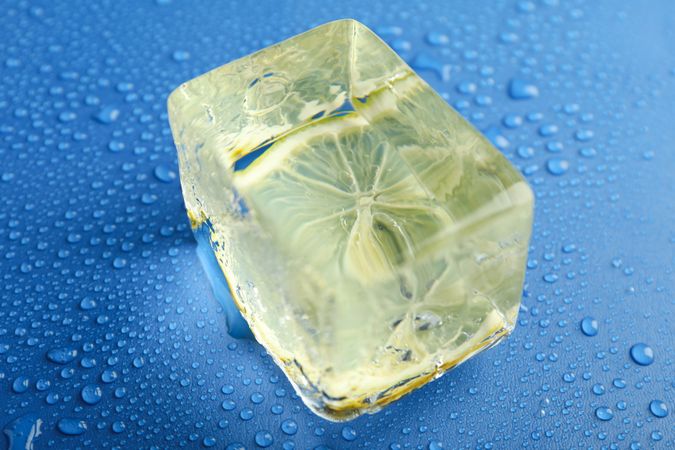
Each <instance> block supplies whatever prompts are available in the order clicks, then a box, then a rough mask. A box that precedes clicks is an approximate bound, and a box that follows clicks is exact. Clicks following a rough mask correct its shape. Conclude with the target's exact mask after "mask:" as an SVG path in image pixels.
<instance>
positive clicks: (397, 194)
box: [234, 115, 452, 284]
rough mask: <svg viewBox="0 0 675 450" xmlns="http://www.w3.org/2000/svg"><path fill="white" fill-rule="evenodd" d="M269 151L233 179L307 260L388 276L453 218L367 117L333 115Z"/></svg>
mask: <svg viewBox="0 0 675 450" xmlns="http://www.w3.org/2000/svg"><path fill="white" fill-rule="evenodd" d="M267 152H269V154H267ZM267 152H266V154H263V156H262V157H261V159H260V160H259V161H258V160H256V161H255V162H254V163H253V164H251V165H250V166H249V167H247V168H246V169H245V170H244V171H242V172H238V173H235V177H234V184H235V186H236V187H237V189H238V190H239V191H240V192H241V193H242V194H243V195H244V197H245V198H246V199H247V200H248V201H250V202H251V203H252V204H253V206H254V208H253V209H254V210H255V211H256V214H258V216H259V219H260V220H261V221H262V222H264V223H266V224H267V225H268V226H267V228H268V229H269V230H272V232H273V233H275V234H276V237H277V238H280V241H281V242H284V243H285V245H286V246H287V248H288V249H289V254H293V255H295V256H296V257H297V256H301V257H302V258H303V259H304V260H305V262H306V263H307V264H310V265H314V266H317V265H318V266H320V267H322V268H324V270H326V268H329V267H331V266H332V270H333V271H336V272H339V273H343V274H346V275H348V276H350V277H353V278H356V279H358V280H360V281H361V282H362V283H367V284H372V283H375V282H381V281H382V280H385V279H387V278H391V277H392V276H394V268H395V267H397V266H399V265H400V264H401V263H403V262H404V261H406V260H409V259H411V258H414V257H415V255H416V251H417V249H419V248H420V246H421V245H422V243H423V242H424V241H425V240H427V239H429V238H431V237H432V236H434V235H435V234H437V233H438V232H439V231H440V230H442V229H444V228H446V227H448V226H450V225H451V224H452V219H451V218H450V216H449V215H448V214H447V212H446V211H445V210H444V208H443V207H442V206H441V205H439V204H438V202H437V201H436V200H435V199H434V198H433V196H432V195H431V194H430V193H429V192H428V190H427V188H426V186H425V185H423V184H422V183H421V182H420V181H419V179H418V178H417V174H416V173H415V172H413V170H412V169H411V168H410V166H409V165H408V163H407V162H406V161H405V160H404V159H403V158H402V157H401V155H400V154H399V152H398V150H397V149H395V148H392V146H391V145H390V144H389V143H388V142H387V140H386V139H382V136H380V135H379V133H378V131H377V124H373V123H371V122H368V121H366V120H365V119H363V118H362V117H361V116H356V115H355V116H353V117H332V118H326V119H325V120H323V121H320V122H319V123H317V124H315V125H312V126H310V127H306V128H305V129H303V130H300V131H299V132H296V133H294V134H293V135H292V136H289V137H288V138H285V139H281V140H280V141H278V142H276V143H275V144H274V145H273V146H272V147H271V148H269V149H268V150H267Z"/></svg>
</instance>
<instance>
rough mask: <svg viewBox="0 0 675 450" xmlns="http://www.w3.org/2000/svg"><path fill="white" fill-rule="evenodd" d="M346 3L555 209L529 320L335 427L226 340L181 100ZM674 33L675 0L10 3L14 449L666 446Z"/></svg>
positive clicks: (532, 265) (248, 352)
mask: <svg viewBox="0 0 675 450" xmlns="http://www.w3.org/2000/svg"><path fill="white" fill-rule="evenodd" d="M341 17H353V18H356V19H358V20H360V21H362V22H364V23H365V24H367V25H368V26H370V27H372V28H373V29H374V30H375V31H376V32H378V33H379V34H380V35H381V36H382V37H383V38H385V39H386V40H387V42H389V43H390V45H391V46H392V47H393V48H394V49H395V50H396V51H398V52H399V53H400V54H401V55H402V56H403V57H404V58H406V60H407V61H409V62H410V64H411V65H412V66H413V67H414V68H415V69H417V70H418V71H419V73H420V74H422V75H423V76H424V77H425V78H426V79H427V80H428V81H429V82H430V83H431V84H432V85H433V86H434V87H435V88H436V89H437V90H438V91H439V92H441V93H442V94H443V95H444V97H445V98H446V99H447V100H448V102H449V103H451V104H452V105H453V106H455V108H457V110H458V111H460V112H461V113H462V114H464V115H465V116H466V117H467V118H468V119H469V120H470V121H471V122H472V123H474V124H475V125H476V126H477V127H478V128H480V129H481V130H483V131H484V132H485V133H486V134H487V135H488V136H489V137H490V138H491V139H492V140H493V141H494V142H495V144H496V145H497V146H498V147H499V148H500V149H501V150H502V151H503V152H504V153H505V154H506V155H507V156H508V157H509V158H510V159H511V160H512V161H513V163H514V164H515V165H517V166H518V167H519V168H520V169H521V170H522V172H523V173H524V174H525V175H526V177H527V179H528V181H529V182H530V184H531V185H532V187H533V188H534V190H535V192H536V197H537V207H536V220H535V227H534V235H533V240H532V243H531V251H530V258H529V263H528V272H527V281H526V286H525V289H524V294H523V306H522V308H521V313H520V316H519V320H518V326H517V328H516V330H515V332H514V333H513V335H512V336H511V337H509V338H508V339H507V340H505V341H504V342H502V343H501V344H500V345H499V346H497V347H495V348H494V349H491V350H489V351H487V352H484V353H482V354H481V355H479V356H478V357H476V358H474V359H472V360H470V361H469V362H467V363H466V364H464V365H463V366H461V367H459V368H458V369H456V370H454V371H452V372H450V373H448V374H447V375H445V376H444V377H443V378H441V379H439V380H437V381H435V382H433V383H430V384H429V385H427V386H425V387H424V388H422V389H420V390H418V391H416V392H414V393H413V394H411V395H409V396H407V397H405V398H404V399H402V400H400V401H399V402H397V403H395V404H393V405H391V406H390V407H388V408H386V409H385V410H384V411H382V412H380V413H379V414H376V415H373V416H366V417H361V418H359V419H357V420H355V421H353V422H349V423H344V424H336V423H330V422H327V421H325V420H322V419H320V418H317V417H316V416H314V415H312V414H311V413H310V412H309V411H308V410H307V409H306V408H305V407H304V406H303V405H302V403H301V401H300V400H299V399H298V398H297V396H295V395H294V393H293V389H292V387H291V386H290V384H289V383H288V382H287V381H286V379H285V378H284V376H283V375H282V373H281V372H280V370H279V369H277V368H276V366H275V365H274V364H273V362H272V361H271V359H270V357H269V356H267V355H266V354H265V351H264V349H263V348H262V347H260V346H258V345H257V344H255V343H253V342H251V341H246V340H236V339H233V338H231V337H229V336H228V335H227V333H226V327H225V316H224V312H223V310H222V308H221V307H220V306H219V304H218V302H217V301H216V300H215V298H214V296H213V293H212V292H211V290H210V288H209V286H208V283H207V282H206V281H205V280H206V275H205V273H204V271H203V269H202V267H201V265H200V264H199V260H198V257H197V254H196V244H195V242H194V239H193V237H192V234H191V231H190V227H189V225H188V221H187V218H186V216H185V212H184V208H183V203H182V198H181V192H180V186H179V182H178V179H177V178H176V175H177V165H176V152H175V149H174V147H173V143H172V139H171V136H170V132H169V127H168V122H167V116H166V107H165V101H166V96H167V94H168V93H169V92H170V91H171V90H172V89H173V88H174V87H175V86H177V85H178V84H179V83H181V82H183V81H185V80H188V79H189V78H191V77H193V76H195V75H198V74H200V73H203V72H205V71H206V70H208V69H210V68H213V67H216V66H218V65H221V64H223V63H225V62H227V61H230V60H232V59H234V58H236V57H239V56H243V55H245V54H248V53H250V52H251V51H253V50H256V49H258V48H261V47H264V46H267V45H269V44H270V43H273V42H276V41H278V40H280V39H283V38H286V37H289V36H292V35H294V34H296V33H298V32H301V31H304V30H306V29H308V28H310V27H312V26H314V25H317V24H320V23H323V22H326V21H329V20H333V19H336V18H341ZM674 30H675V3H674V2H671V1H668V0H663V1H650V2H632V1H609V0H605V1H593V2H590V1H589V2H582V1H576V0H570V1H567V0H564V1H563V0H532V1H529V0H521V1H510V0H509V1H501V0H498V1H493V2H459V1H456V2H444V1H437V2H433V1H426V2H411V1H398V0H396V1H394V0H390V1H372V2H363V1H351V0H343V1H341V2H339V3H337V2H335V3H332V2H321V3H319V2H317V3H316V4H315V3H309V2H297V3H293V2H279V1H256V2H211V1H179V0H174V1H168V0H164V1H160V0H157V1H151V0H137V1H132V0H129V1H122V0H117V1H114V2H113V1H100V2H77V1H65V0H64V1H35V2H28V1H18V2H10V1H3V2H2V8H0V36H1V39H0V87H1V88H0V205H1V207H0V276H1V277H2V282H1V284H0V428H2V429H4V430H5V433H7V435H8V436H11V438H12V439H13V445H14V447H12V448H25V445H26V444H27V443H28V444H30V443H31V442H32V444H33V445H34V448H36V449H38V448H48V447H51V448H59V449H60V448H70V449H73V448H85V447H87V448H106V449H107V448H110V449H112V448H176V447H186V448H201V447H215V448H228V449H234V448H249V449H251V448H257V447H269V448H284V449H292V448H297V449H305V448H333V449H341V448H385V449H386V448H389V449H400V448H411V449H414V448H418V449H426V448H430V449H438V448H446V449H448V448H486V449H489V448H515V447H521V446H522V447H529V448H581V447H583V448H629V447H633V448H640V447H641V448H652V447H655V448H666V447H670V448H672V447H673V446H674V445H675V421H674V420H673V417H674V416H675V412H673V409H675V365H674V364H673V359H674V358H673V355H674V354H675V352H674V347H675V321H674V320H675V319H673V316H674V314H675V274H674V269H675V227H674V226H673V223H675V181H674V175H675V147H674V144H673V143H674V142H675V31H674ZM584 319H585V320H584ZM582 323H583V326H582ZM641 343H642V344H646V346H647V347H648V348H645V347H640V346H637V347H634V346H636V344H641ZM631 349H633V354H632V356H631ZM650 350H651V352H652V353H651V354H652V355H653V358H650V357H649V356H650ZM651 360H653V361H651ZM643 364H646V365H643ZM664 415H665V417H660V416H664ZM3 445H5V446H8V445H9V440H7V441H5V442H3V441H2V439H0V448H2V446H3Z"/></svg>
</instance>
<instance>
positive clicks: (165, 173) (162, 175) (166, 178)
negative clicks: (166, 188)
mask: <svg viewBox="0 0 675 450" xmlns="http://www.w3.org/2000/svg"><path fill="white" fill-rule="evenodd" d="M154 174H155V178H157V179H158V180H159V181H163V182H164V183H171V182H172V181H173V180H175V179H176V172H174V171H173V170H171V169H169V168H168V167H167V166H165V165H161V164H160V165H159V166H157V167H155V170H154Z"/></svg>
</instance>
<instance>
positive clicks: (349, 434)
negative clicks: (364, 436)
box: [340, 426, 356, 441]
mask: <svg viewBox="0 0 675 450" xmlns="http://www.w3.org/2000/svg"><path fill="white" fill-rule="evenodd" d="M340 434H342V438H343V439H344V440H346V441H353V440H354V439H356V430H354V429H353V428H352V427H350V426H346V427H343V428H342V432H341V433H340Z"/></svg>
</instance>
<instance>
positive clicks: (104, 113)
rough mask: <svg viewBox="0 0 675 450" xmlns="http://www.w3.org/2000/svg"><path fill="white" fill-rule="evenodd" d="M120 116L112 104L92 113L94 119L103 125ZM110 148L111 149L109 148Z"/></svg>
mask: <svg viewBox="0 0 675 450" xmlns="http://www.w3.org/2000/svg"><path fill="white" fill-rule="evenodd" d="M119 116H120V110H119V109H118V108H116V107H114V106H104V107H102V108H101V109H99V110H98V112H97V113H96V114H94V119H95V120H96V121H97V122H99V123H102V124H104V125H110V124H111V123H113V122H115V121H116V120H117V119H118V118H119ZM111 150H112V149H111Z"/></svg>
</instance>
